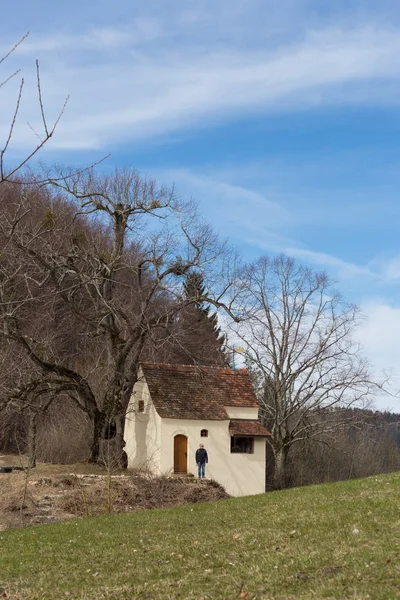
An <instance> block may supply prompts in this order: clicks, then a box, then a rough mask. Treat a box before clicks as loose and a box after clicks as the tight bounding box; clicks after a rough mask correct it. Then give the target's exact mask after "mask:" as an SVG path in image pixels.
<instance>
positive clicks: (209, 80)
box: [0, 21, 400, 148]
mask: <svg viewBox="0 0 400 600" xmlns="http://www.w3.org/2000/svg"><path fill="white" fill-rule="evenodd" d="M136 32H137V33H135V31H130V29H129V28H128V27H127V28H122V29H121V28H120V29H113V28H105V29H97V30H93V31H91V32H87V33H77V34H76V35H75V36H73V35H68V36H62V35H61V36H59V37H57V36H54V35H52V36H48V37H43V38H42V39H38V40H34V41H33V42H29V44H33V46H36V49H37V50H40V49H42V50H43V56H42V57H41V58H42V65H43V66H42V77H43V84H44V94H45V98H47V102H48V103H50V105H51V107H52V106H53V104H54V103H57V102H59V101H60V100H61V97H62V96H63V95H65V94H66V93H67V92H69V93H70V94H71V96H72V102H71V105H70V107H69V109H68V112H67V113H66V115H65V118H64V119H63V122H62V123H61V125H60V129H59V132H58V135H57V136H56V138H55V142H54V146H53V147H59V148H73V147H78V148H82V147H87V148H93V147H107V148H110V147H112V146H113V145H115V144H118V143H122V142H124V141H127V140H131V141H139V140H143V139H145V140H149V139H151V138H154V137H155V136H162V135H165V134H166V133H170V132H177V131H182V130H188V129H191V128H195V129H196V128H203V127H204V126H207V125H210V124H213V123H214V124H215V123H216V122H220V121H221V120H226V119H229V118H232V117H234V116H237V115H246V114H250V113H255V112H256V113H258V114H260V115H261V114H268V112H270V111H277V110H299V109H302V108H304V107H309V106H315V105H329V104H331V103H346V102H354V101H357V102H359V103H368V102H393V101H396V98H398V97H399V95H398V94H397V95H396V96H395V98H393V94H391V96H390V98H388V95H387V94H386V93H385V86H386V85H388V84H389V83H390V84H391V85H393V84H395V85H396V89H397V90H398V91H400V64H399V61H398V55H399V53H400V35H399V31H397V30H395V29H375V28H373V27H365V28H362V29H354V30H343V29H324V30H320V31H309V32H307V33H305V34H304V36H303V39H302V40H301V41H299V42H297V43H295V44H293V43H280V44H278V45H277V46H276V47H274V48H273V49H271V47H268V48H267V49H266V48H265V47H264V48H263V47H262V46H260V45H259V46H258V47H257V48H252V49H250V50H246V49H242V48H237V47H235V46H233V47H223V48H221V47H220V46H219V45H218V44H217V43H214V44H211V45H210V46H209V47H207V48H205V47H203V46H199V45H198V44H196V43H194V44H193V45H192V44H191V42H190V40H187V39H185V40H184V41H182V40H181V39H179V40H176V41H175V40H174V38H172V39H171V38H169V41H168V44H167V45H166V46H165V45H163V44H162V43H160V44H158V43H157V41H156V43H154V44H149V45H146V44H145V43H144V41H145V40H146V39H147V40H149V39H153V38H154V40H157V39H161V38H162V37H163V36H165V37H168V35H167V34H168V32H165V30H164V25H162V24H157V22H156V21H148V22H146V21H142V22H141V24H140V23H139V24H136ZM138 39H139V43H138V41H137V40H138ZM140 40H142V42H140ZM29 44H28V43H27V44H26V46H25V48H26V50H24V51H26V52H30V51H31V50H32V46H29ZM55 48H56V49H57V50H58V51H57V52H55V56H53V55H52V51H53V50H54V49H55ZM110 48H112V49H113V52H110V53H109V55H107V52H105V53H104V49H106V50H107V49H108V50H109V49H110ZM89 50H90V51H92V52H99V53H100V52H101V56H100V54H99V57H98V60H95V57H93V55H90V56H89V55H87V56H86V55H85V52H86V54H87V52H88V51H89ZM21 51H22V47H21ZM76 54H79V63H77V61H76ZM85 59H86V60H85ZM85 62H87V64H85ZM377 81H379V82H380V84H379V85H377ZM30 85H31V86H32V87H31V88H30V87H29V86H30ZM33 86H34V78H33V77H32V78H31V81H30V82H29V78H28V88H27V96H26V98H25V102H26V106H25V112H26V113H27V116H28V119H27V120H30V121H33V124H35V116H34V115H35V113H34V104H33V102H31V98H32V100H34V98H35V95H34V87H33ZM5 102H9V98H8V97H7V94H2V95H1V100H0V109H3V108H4V104H5ZM36 114H37V113H36ZM25 140H26V132H25V131H24V130H22V131H21V132H17V133H16V138H15V140H14V141H15V144H16V145H18V146H24V145H25Z"/></svg>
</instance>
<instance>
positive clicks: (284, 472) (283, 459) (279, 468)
mask: <svg viewBox="0 0 400 600" xmlns="http://www.w3.org/2000/svg"><path fill="white" fill-rule="evenodd" d="M274 455H275V477H274V480H275V489H277V490H281V489H284V488H285V487H287V485H288V479H289V477H288V456H289V448H288V447H287V446H284V447H283V448H279V450H274Z"/></svg>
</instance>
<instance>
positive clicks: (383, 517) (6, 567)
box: [0, 473, 400, 600]
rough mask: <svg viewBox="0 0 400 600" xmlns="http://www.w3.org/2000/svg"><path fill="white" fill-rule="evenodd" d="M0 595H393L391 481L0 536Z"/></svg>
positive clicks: (396, 555)
mask: <svg viewBox="0 0 400 600" xmlns="http://www.w3.org/2000/svg"><path fill="white" fill-rule="evenodd" d="M0 553H1V554H0V598H1V597H2V596H1V593H2V591H1V588H3V592H4V593H5V594H6V595H5V596H4V597H6V598H13V599H14V598H15V599H17V598H18V599H23V600H25V599H29V600H44V599H46V600H47V599H49V600H50V599H55V600H61V599H63V598H69V599H82V600H83V599H86V600H101V599H108V600H122V599H126V600H128V599H129V600H132V599H134V598H138V599H139V598H143V599H145V598H146V599H159V600H161V599H163V600H165V599H168V598H182V599H200V598H203V599H208V598H213V599H217V600H223V599H225V598H226V599H231V598H248V599H254V598H270V599H272V598H285V599H290V598H316V599H320V598H339V599H342V598H352V599H354V598H358V599H360V598H363V599H364V598H371V599H387V600H392V599H395V598H400V473H398V474H392V475H385V476H377V477H371V478H369V479H363V480H357V481H350V482H342V483H336V484H329V485H322V486H313V487H309V488H297V489H292V490H286V491H282V492H274V493H269V494H264V495H260V496H252V497H247V498H235V499H231V500H223V501H219V502H214V503H204V504H196V505H191V506H184V507H180V508H176V509H168V510H153V511H142V512H137V513H132V514H128V515H121V514H120V515H115V516H108V517H99V518H90V519H85V520H81V521H68V522H63V523H58V524H56V525H48V526H42V527H36V528H29V529H24V530H22V529H21V530H10V531H7V532H2V533H1V534H0Z"/></svg>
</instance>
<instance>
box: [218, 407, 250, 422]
mask: <svg viewBox="0 0 400 600" xmlns="http://www.w3.org/2000/svg"><path fill="white" fill-rule="evenodd" d="M224 408H225V410H226V412H227V413H228V417H229V418H230V419H255V420H257V419H258V407H256V408H252V407H251V406H250V407H249V406H224Z"/></svg>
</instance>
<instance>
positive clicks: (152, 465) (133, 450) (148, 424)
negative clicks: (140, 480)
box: [124, 373, 162, 474]
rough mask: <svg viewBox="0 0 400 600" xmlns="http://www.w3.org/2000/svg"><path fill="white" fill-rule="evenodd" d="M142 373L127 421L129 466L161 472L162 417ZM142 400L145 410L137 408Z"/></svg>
mask: <svg viewBox="0 0 400 600" xmlns="http://www.w3.org/2000/svg"><path fill="white" fill-rule="evenodd" d="M142 377H143V374H142V373H140V374H139V381H138V382H137V383H136V384H135V387H134V389H133V393H132V398H131V401H130V403H129V406H128V411H127V415H126V421H125V436H124V437H125V442H126V446H125V451H126V453H127V455H128V468H130V469H147V470H149V471H151V472H152V473H155V474H160V473H161V472H162V470H161V466H160V458H161V417H159V415H158V413H157V412H156V410H155V408H154V404H153V402H152V400H151V398H150V394H149V388H148V386H147V384H146V382H145V381H144V380H143V378H142ZM139 400H143V401H144V411H143V412H138V404H139Z"/></svg>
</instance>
